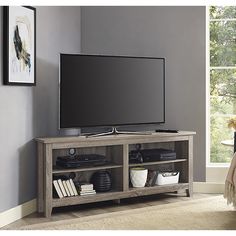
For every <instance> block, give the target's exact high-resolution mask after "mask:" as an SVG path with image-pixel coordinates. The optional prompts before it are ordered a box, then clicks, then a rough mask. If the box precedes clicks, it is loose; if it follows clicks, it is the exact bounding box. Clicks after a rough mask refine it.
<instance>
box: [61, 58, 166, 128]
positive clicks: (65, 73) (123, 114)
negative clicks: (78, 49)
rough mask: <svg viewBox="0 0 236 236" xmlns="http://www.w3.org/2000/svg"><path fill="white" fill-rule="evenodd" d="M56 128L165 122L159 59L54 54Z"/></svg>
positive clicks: (163, 90) (162, 80) (162, 78)
mask: <svg viewBox="0 0 236 236" xmlns="http://www.w3.org/2000/svg"><path fill="white" fill-rule="evenodd" d="M59 99H60V109H59V110H60V111H59V113H60V114H59V115H60V119H59V120H60V121H59V122H60V128H82V127H98V126H105V127H108V126H109V127H117V126H123V125H139V124H156V123H164V122H165V59H164V58H154V57H129V56H101V55H84V54H61V55H60V98H59Z"/></svg>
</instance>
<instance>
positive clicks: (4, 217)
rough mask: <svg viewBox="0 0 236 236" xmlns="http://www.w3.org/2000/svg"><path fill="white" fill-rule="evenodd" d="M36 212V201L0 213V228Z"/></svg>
mask: <svg viewBox="0 0 236 236" xmlns="http://www.w3.org/2000/svg"><path fill="white" fill-rule="evenodd" d="M35 211H36V199H33V200H31V201H29V202H26V203H23V204H22V205H19V206H17V207H14V208H12V209H9V210H7V211H4V212H2V213H0V228H1V227H3V226H5V225H8V224H10V223H12V222H14V221H16V220H19V219H21V218H23V217H25V216H27V215H29V214H31V213H33V212H35Z"/></svg>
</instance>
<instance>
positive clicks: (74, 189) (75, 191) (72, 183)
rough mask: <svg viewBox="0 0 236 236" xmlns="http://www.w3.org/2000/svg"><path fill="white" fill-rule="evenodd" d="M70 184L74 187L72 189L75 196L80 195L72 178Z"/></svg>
mask: <svg viewBox="0 0 236 236" xmlns="http://www.w3.org/2000/svg"><path fill="white" fill-rule="evenodd" d="M70 184H71V187H72V190H73V192H74V194H75V196H78V192H77V190H76V187H75V184H74V182H73V180H72V179H70Z"/></svg>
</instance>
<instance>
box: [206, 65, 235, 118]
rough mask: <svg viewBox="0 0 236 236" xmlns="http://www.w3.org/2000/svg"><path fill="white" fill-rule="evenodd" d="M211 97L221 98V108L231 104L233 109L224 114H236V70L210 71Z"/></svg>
mask: <svg viewBox="0 0 236 236" xmlns="http://www.w3.org/2000/svg"><path fill="white" fill-rule="evenodd" d="M210 95H211V96H221V97H222V98H221V103H222V104H221V107H222V106H229V104H231V106H232V108H233V109H231V110H230V109H228V108H227V109H226V108H225V109H226V110H225V111H224V112H223V113H224V114H226V113H228V114H236V69H224V70H222V69H211V70H210Z"/></svg>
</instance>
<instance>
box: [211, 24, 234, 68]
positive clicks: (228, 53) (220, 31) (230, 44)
mask: <svg viewBox="0 0 236 236" xmlns="http://www.w3.org/2000/svg"><path fill="white" fill-rule="evenodd" d="M210 65H211V66H236V21H213V22H210Z"/></svg>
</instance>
